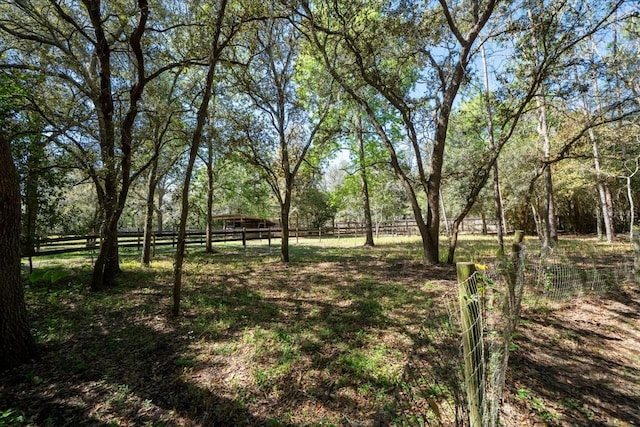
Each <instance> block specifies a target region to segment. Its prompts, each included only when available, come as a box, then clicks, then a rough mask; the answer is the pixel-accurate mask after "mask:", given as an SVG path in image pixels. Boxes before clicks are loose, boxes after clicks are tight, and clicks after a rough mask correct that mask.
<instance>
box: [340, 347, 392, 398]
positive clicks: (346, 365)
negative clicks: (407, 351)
mask: <svg viewBox="0 0 640 427" xmlns="http://www.w3.org/2000/svg"><path fill="white" fill-rule="evenodd" d="M403 360H404V358H403V355H402V353H401V352H400V351H398V350H397V349H394V348H390V347H388V346H387V345H385V344H377V345H375V346H373V347H365V348H362V349H360V348H357V349H352V350H350V351H348V352H346V353H344V354H342V355H341V356H340V357H338V358H337V359H336V361H335V363H334V365H333V369H334V370H335V371H336V372H337V373H339V374H340V377H339V379H338V383H339V384H340V385H341V386H348V385H352V386H356V387H358V388H359V390H360V391H365V392H366V391H369V392H370V391H371V390H373V389H378V388H380V387H382V388H383V389H389V388H392V387H394V386H395V385H396V384H397V383H398V382H399V381H400V378H401V373H402V362H403Z"/></svg>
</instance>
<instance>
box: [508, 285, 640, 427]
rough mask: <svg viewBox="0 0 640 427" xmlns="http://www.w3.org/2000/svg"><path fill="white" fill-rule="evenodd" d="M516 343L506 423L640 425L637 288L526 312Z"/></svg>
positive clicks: (639, 329)
mask: <svg viewBox="0 0 640 427" xmlns="http://www.w3.org/2000/svg"><path fill="white" fill-rule="evenodd" d="M516 343H517V344H518V349H517V350H516V351H515V352H513V354H512V355H511V358H510V359H509V372H508V377H507V390H506V393H505V401H506V403H505V405H504V406H503V410H504V414H503V421H504V424H505V425H546V424H549V425H562V426H637V425H640V292H639V291H638V288H637V287H635V286H630V285H628V286H626V287H623V288H622V289H616V290H612V291H610V292H608V293H607V294H605V295H602V296H598V297H591V298H583V299H579V300H577V301H574V302H572V303H565V304H563V305H559V306H555V307H551V308H550V309H549V308H546V309H545V310H537V311H536V310H525V312H524V313H523V319H522V322H521V326H520V328H519V335H518V337H517V338H516Z"/></svg>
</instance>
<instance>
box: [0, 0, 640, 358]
mask: <svg viewBox="0 0 640 427" xmlns="http://www.w3.org/2000/svg"><path fill="white" fill-rule="evenodd" d="M638 19H640V18H639V7H638V4H637V2H635V1H630V0H614V1H611V0H608V1H604V0H598V1H594V2H564V1H544V0H521V1H516V2H504V1H498V0H485V1H480V0H459V1H447V0H433V1H425V2H414V1H409V0H407V1H404V0H401V1H392V2H391V1H384V0H379V1H378V0H376V1H368V0H367V1H364V0H351V1H348V2H347V1H336V0H331V1H328V0H327V1H324V0H317V1H311V0H292V1H288V0H281V1H272V2H267V3H264V2H257V1H253V0H217V1H206V0H201V1H189V2H186V1H179V0H178V1H173V2H154V3H151V4H149V2H148V1H147V0H137V1H135V2H134V1H121V0H117V1H115V0H114V1H109V2H103V1H100V0H82V1H80V2H70V1H62V0H14V1H1V2H0V43H1V44H0V46H1V48H2V57H1V58H0V71H1V74H0V83H1V87H0V101H1V109H2V127H3V128H2V140H1V142H0V144H2V150H5V151H6V150H7V149H8V147H10V148H11V152H12V153H13V163H12V158H11V156H8V155H4V154H3V155H2V156H1V157H0V159H1V160H2V163H1V164H0V170H2V172H5V173H9V174H10V171H11V170H12V166H13V164H14V163H15V166H16V167H17V174H18V176H19V180H18V181H16V180H14V179H13V178H11V177H10V176H9V175H7V176H8V177H9V178H7V179H6V180H4V179H3V180H2V181H1V182H2V187H0V191H1V193H2V197H9V198H11V197H15V195H16V194H17V195H19V196H20V197H21V206H22V215H21V218H22V224H21V227H20V230H22V232H21V234H22V239H21V240H22V246H23V247H22V251H23V253H24V251H28V250H29V248H31V247H33V242H34V240H35V238H36V236H37V234H38V232H39V231H38V230H42V229H43V228H46V229H51V228H57V229H60V230H63V231H64V230H65V229H66V230H67V231H85V232H86V231H90V230H88V229H86V228H87V227H91V228H93V229H94V230H93V231H97V232H99V233H100V235H101V237H102V245H101V247H100V251H99V255H98V257H97V259H96V262H95V265H94V269H93V275H92V281H91V287H92V288H93V289H95V290H99V289H103V288H106V287H110V286H113V285H114V284H115V279H116V276H117V274H118V272H119V269H120V267H119V260H118V247H117V231H118V228H119V227H122V226H123V225H124V226H128V225H129V221H131V225H134V226H139V221H138V220H137V219H135V218H143V217H144V230H145V234H146V239H145V240H146V245H145V248H146V249H145V250H144V251H143V255H142V259H141V261H142V262H143V263H149V261H150V252H149V250H148V248H149V244H150V238H151V233H152V230H153V229H154V228H156V227H158V226H159V227H160V228H161V227H163V225H164V223H166V221H167V217H170V218H171V222H172V225H174V226H175V227H176V228H177V229H178V231H179V235H180V238H179V239H178V245H177V250H176V254H175V270H174V305H173V312H174V314H176V315H177V314H178V313H179V309H180V305H179V304H180V292H181V277H182V264H183V257H184V239H185V233H186V229H187V227H189V226H193V225H194V224H195V223H197V224H198V225H204V226H206V227H207V228H208V229H209V230H211V227H212V216H213V215H214V213H216V212H221V211H222V210H224V211H225V213H229V212H233V211H242V210H245V212H244V213H248V214H254V215H261V216H270V217H271V216H279V218H280V223H281V226H282V235H283V239H282V246H281V258H282V261H283V262H288V261H289V251H288V230H289V227H290V226H289V223H290V220H293V218H295V220H296V221H299V220H300V218H303V220H304V221H307V222H315V223H322V222H324V221H326V220H327V219H329V218H331V217H333V216H334V215H335V214H336V212H339V213H340V214H341V215H342V216H343V217H344V218H348V219H351V218H353V219H356V218H357V219H361V220H362V221H363V222H365V223H366V224H367V225H368V229H369V233H367V239H366V243H367V244H370V245H373V244H374V242H373V234H372V232H371V229H372V227H373V226H374V224H375V222H376V221H377V222H380V221H383V220H384V219H386V218H390V217H395V216H401V215H404V216H410V217H412V218H414V219H415V220H416V222H417V225H418V228H419V230H420V235H421V237H422V247H423V251H424V259H425V262H427V263H431V264H434V263H438V262H440V260H441V254H440V253H439V247H438V242H439V239H440V235H441V233H442V232H443V231H446V233H447V234H448V235H449V236H450V239H449V242H450V245H449V251H448V256H447V258H448V261H449V262H453V260H454V254H455V247H456V239H457V234H458V230H459V226H460V224H461V223H462V220H463V219H464V218H465V217H466V216H467V215H469V214H470V213H474V211H475V212H476V213H481V214H482V215H486V216H488V217H494V218H496V219H497V220H498V222H499V224H500V227H499V232H498V244H499V245H500V246H501V247H502V245H503V233H504V232H505V230H506V223H507V222H508V223H509V224H511V225H513V226H515V227H518V228H522V227H524V228H528V229H535V230H536V231H537V232H538V234H539V235H540V238H541V239H542V240H543V242H544V246H545V247H550V246H552V245H553V242H554V240H555V239H557V230H558V228H559V227H564V228H565V229H572V230H576V231H591V230H592V229H595V228H597V230H598V232H600V230H602V231H601V232H602V234H603V236H605V237H606V238H607V239H608V240H612V239H614V233H615V232H616V231H622V230H629V229H630V227H629V226H630V224H633V222H634V218H635V217H634V213H635V207H634V204H633V202H634V194H635V192H636V190H637V188H638V184H637V179H636V178H634V177H635V174H636V172H637V170H638V158H639V156H640V144H638V141H639V140H638V138H639V136H640V132H639V131H638V111H639V108H640V74H639V73H638V68H639V65H640V59H639V53H640V43H639V42H638V40H640V38H639V37H638V35H639V34H638V33H639V32H640V21H638ZM7 152H8V151H7ZM337 152H341V153H348V155H342V156H341V158H342V159H343V160H342V161H341V163H340V164H339V167H336V166H335V164H336V162H335V161H334V162H333V163H332V166H330V165H329V164H330V163H331V160H332V159H334V158H335V156H336V153H337ZM14 182H19V192H16V191H14V190H13V189H12V188H9V187H12V186H14ZM327 183H331V184H332V186H331V188H327ZM11 206H13V205H11V203H8V202H7V203H3V204H2V208H0V210H2V211H3V212H0V215H2V217H3V218H4V217H7V216H8V215H14V214H15V210H11V209H12V208H11ZM0 219H2V218H0ZM558 220H559V221H560V224H558V223H557V221H558ZM0 222H2V223H3V225H4V224H10V222H9V221H0ZM154 224H155V225H154ZM443 224H444V227H445V230H442V227H443ZM7 227H9V225H7ZM65 227H66V228H65ZM83 228H84V230H82V229H83ZM7 232H8V233H14V232H16V230H15V227H14V228H12V229H8V230H7ZM14 240H15V241H16V242H17V241H18V240H16V239H13V237H12V238H11V239H9V240H7V241H11V242H14ZM3 242H4V240H3ZM16 245H17V243H16ZM16 245H13V243H12V244H11V247H8V246H7V247H5V246H3V250H6V251H9V252H11V253H15V254H17V253H19V250H20V248H18V247H14V246H16ZM207 249H208V250H211V242H210V240H209V241H208V244H207ZM18 259H19V258H18ZM11 260H13V258H11ZM11 263H14V261H10V258H5V257H3V258H2V261H1V262H0V264H2V266H3V269H4V268H5V267H6V268H7V269H8V270H7V271H10V272H11V273H10V274H4V270H3V271H2V272H0V273H1V274H0V276H2V277H13V279H12V280H13V281H8V282H6V283H7V284H5V285H3V288H4V287H9V288H11V289H14V290H15V289H18V288H19V286H20V280H19V270H16V268H15V266H14V265H13V264H11ZM9 264H11V265H9ZM16 272H17V273H16ZM16 274H18V277H17V278H16V277H15V276H16ZM3 292H4V291H3ZM3 295H4V294H3ZM2 300H3V301H4V298H2ZM4 312H5V310H4V309H3V310H0V313H4ZM15 324H16V322H15V321H13V320H7V319H6V318H1V319H0V330H2V331H3V332H2V334H3V336H2V337H0V338H3V339H4V337H5V336H6V335H7V334H8V333H9V332H6V333H5V332H4V331H5V329H6V330H8V328H9V326H8V325H15ZM4 357H6V356H3V358H4ZM16 357H17V358H18V359H19V358H20V357H21V356H16Z"/></svg>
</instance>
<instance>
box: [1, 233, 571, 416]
mask: <svg viewBox="0 0 640 427" xmlns="http://www.w3.org/2000/svg"><path fill="white" fill-rule="evenodd" d="M277 243H279V242H277V241H275V242H274V245H273V246H271V247H269V246H267V245H266V241H264V242H262V243H260V242H249V245H248V246H247V247H246V248H245V247H242V245H241V244H238V243H227V244H223V245H216V247H215V249H216V252H215V253H213V254H206V253H204V251H203V250H202V249H201V248H197V247H190V248H189V249H188V255H187V258H186V263H185V267H184V280H183V283H184V289H183V298H182V316H180V317H179V318H172V317H171V316H170V305H171V287H172V284H171V283H172V253H171V248H163V250H162V251H159V252H158V254H157V256H156V257H155V259H154V260H153V261H152V263H151V265H150V266H148V267H145V266H141V265H140V264H139V261H138V259H139V253H138V252H137V251H135V250H125V251H122V253H121V266H122V269H123V273H122V274H121V275H120V276H119V277H118V279H117V283H118V286H116V287H115V288H113V289H109V290H105V291H101V292H91V291H90V290H89V286H88V283H89V279H90V275H91V257H90V256H88V255H87V254H83V253H78V254H74V256H63V257H42V258H37V259H36V260H35V262H34V267H35V271H34V273H32V274H31V275H30V276H29V275H27V272H25V280H26V281H28V289H27V295H26V297H27V302H28V306H29V311H30V314H31V317H32V327H33V330H34V335H35V336H36V339H37V342H38V344H39V346H41V347H42V348H44V351H45V354H46V356H45V357H44V359H43V361H42V362H40V363H37V364H34V365H31V366H30V365H27V366H26V367H25V368H24V369H25V370H26V372H25V373H23V374H19V378H18V380H16V381H17V386H16V387H13V388H12V391H11V393H5V395H6V396H7V397H6V399H13V400H12V402H14V401H15V402H16V403H11V404H9V403H8V401H7V400H5V398H3V397H0V425H2V424H1V423H2V420H3V418H2V417H4V418H5V419H6V420H17V419H19V417H24V420H25V423H26V424H28V423H31V424H34V425H44V424H46V423H47V422H50V423H51V424H52V425H59V424H60V425H64V424H65V423H71V422H74V423H77V424H83V423H84V424H91V423H103V424H110V423H115V424H127V423H129V424H131V423H135V424H140V425H144V424H147V425H163V424H168V425H174V424H185V423H189V422H192V423H196V424H215V423H218V424H222V425H225V424H226V425H229V424H233V425H257V424H260V425H341V424H343V423H344V422H345V420H344V416H345V414H347V415H346V416H347V417H348V419H349V420H353V421H356V422H359V423H364V424H367V423H368V424H373V423H375V422H380V420H391V419H392V420H395V421H394V423H396V424H398V425H413V424H412V422H411V421H410V420H411V417H412V416H415V414H414V413H411V411H410V410H409V409H407V408H409V407H410V404H411V402H406V401H403V400H401V399H400V396H412V395H413V396H426V398H425V399H427V401H426V403H425V401H421V402H422V404H423V405H424V406H423V409H422V410H423V411H425V412H430V411H431V412H430V414H424V419H432V420H433V419H441V417H443V416H444V417H449V418H450V417H451V416H453V415H447V414H454V413H455V411H454V410H448V412H447V411H445V410H444V409H443V410H442V411H443V412H442V414H444V415H442V414H439V413H438V414H435V413H434V412H433V409H431V410H430V409H429V408H448V407H452V406H453V405H455V404H456V403H455V399H456V396H455V393H456V389H455V387H454V386H453V385H452V384H453V383H455V381H457V378H456V375H457V374H456V373H455V372H454V370H453V369H450V367H449V365H448V363H450V362H452V361H454V360H455V358H456V357H458V347H457V344H455V343H454V344H452V343H451V342H449V341H448V340H449V339H450V337H451V336H452V335H453V334H454V333H455V326H453V325H451V322H450V318H449V311H448V310H449V307H448V304H449V303H453V304H455V303H456V300H455V299H453V300H452V301H449V300H448V299H447V297H444V296H443V295H448V294H447V292H450V290H451V289H454V288H455V271H454V269H453V268H450V267H438V268H437V269H431V268H429V267H427V266H425V265H424V264H423V263H422V250H421V245H420V242H419V240H418V238H416V237H413V238H408V237H404V238H400V239H392V238H381V239H377V241H376V244H377V246H376V247H375V248H364V247H363V246H362V244H363V239H362V238H357V239H356V238H344V237H343V238H340V239H326V238H323V239H322V240H320V239H300V242H299V243H297V244H296V243H295V239H292V242H291V245H292V246H291V262H290V263H289V265H288V266H283V265H282V264H281V263H280V262H279V256H280V253H279V247H278V245H277ZM445 243H446V241H445V239H443V241H442V244H443V245H444V244H445ZM572 244H573V243H572ZM494 246H495V243H494V238H492V237H478V236H474V237H473V238H472V237H468V236H461V237H460V247H459V248H458V251H457V258H458V259H461V260H465V261H466V260H473V261H478V262H483V261H486V258H491V257H493V256H494V254H495V249H494ZM445 257H446V253H445V251H444V246H443V250H442V253H441V259H444V258H445ZM29 277H30V278H31V280H28V278H29ZM425 330H426V332H425ZM427 335H428V339H427V337H426V336H427ZM416 363H418V364H419V366H420V368H421V371H419V372H418V371H416V370H415V369H414V365H415V364H416ZM27 372H31V373H30V374H29V375H27ZM427 373H428V375H429V378H425V375H426V374H427ZM20 375H21V376H20ZM34 378H38V380H37V381H34ZM0 387H1V385H0ZM400 390H403V391H404V392H406V393H405V394H402V393H399V391H400ZM0 394H1V393H0ZM416 399H418V398H416ZM526 399H527V401H528V402H529V403H530V404H531V405H536V402H534V401H533V400H532V399H531V398H529V397H527V398H526ZM49 401H57V402H61V403H59V405H58V406H55V407H51V408H49V409H48V410H47V411H49V412H50V413H49V414H47V415H46V416H45V414H46V412H47V411H41V410H39V409H37V408H38V407H39V405H41V404H44V403H43V402H49ZM80 402H81V403H82V404H80ZM414 403H415V402H414ZM407 405H409V406H407ZM3 408H6V409H3ZM536 410H538V408H536ZM545 410H546V408H540V410H538V412H539V414H540V417H541V418H542V417H544V416H546V413H544V411H545ZM3 411H4V412H3ZM439 411H440V410H438V412H439ZM47 417H51V420H49V421H47V419H46V418H47ZM376 417H378V418H376ZM449 418H447V420H449V421H451V420H450V419H449ZM65 420H67V421H65ZM68 420H71V421H68ZM187 420H189V421H188V422H187ZM445 421H446V420H445Z"/></svg>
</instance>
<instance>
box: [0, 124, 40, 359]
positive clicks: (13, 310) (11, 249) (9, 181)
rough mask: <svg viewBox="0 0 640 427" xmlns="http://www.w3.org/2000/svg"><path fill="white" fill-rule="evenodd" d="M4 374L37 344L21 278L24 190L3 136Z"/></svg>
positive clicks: (0, 352)
mask: <svg viewBox="0 0 640 427" xmlns="http://www.w3.org/2000/svg"><path fill="white" fill-rule="evenodd" d="M0 241H2V245H0V277H2V280H0V341H1V342H2V346H0V370H2V369H5V368H9V367H12V366H14V365H17V364H19V363H21V362H24V361H25V360H27V359H28V358H29V357H30V356H31V355H32V354H33V352H34V342H33V338H32V337H31V330H30V328H29V323H28V320H27V308H26V305H25V301H24V287H23V285H22V279H21V278H20V187H19V182H18V173H17V172H16V169H15V166H14V163H13V159H12V158H11V149H10V147H9V143H8V142H7V141H6V140H5V139H4V136H3V135H2V134H1V133H0Z"/></svg>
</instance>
